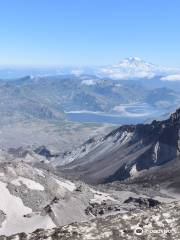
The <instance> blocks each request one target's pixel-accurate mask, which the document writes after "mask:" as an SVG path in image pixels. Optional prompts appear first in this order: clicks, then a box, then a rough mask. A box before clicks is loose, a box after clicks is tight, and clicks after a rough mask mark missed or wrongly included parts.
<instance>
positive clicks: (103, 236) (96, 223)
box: [0, 203, 180, 240]
mask: <svg viewBox="0 0 180 240" xmlns="http://www.w3.org/2000/svg"><path fill="white" fill-rule="evenodd" d="M179 213H180V207H179V204H178V203H171V204H164V205H163V206H162V207H156V208H151V209H146V210H145V211H139V210H133V211H131V212H129V213H128V214H127V213H124V214H117V215H114V216H108V217H105V218H96V219H94V220H91V221H90V222H83V223H72V224H70V225H66V226H63V227H60V228H54V229H51V230H43V229H39V230H36V231H35V232H33V233H31V234H25V233H19V234H16V235H13V236H10V237H5V236H1V237H0V240H36V239H52V240H57V239H62V240H91V239H94V240H120V239H123V240H131V239H134V240H138V239H146V240H162V239H164V240H171V239H174V240H177V239H180V226H179V221H180V214H179Z"/></svg>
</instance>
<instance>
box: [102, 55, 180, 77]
mask: <svg viewBox="0 0 180 240" xmlns="http://www.w3.org/2000/svg"><path fill="white" fill-rule="evenodd" d="M177 72H180V70H177V69H172V68H168V67H163V66H159V65H155V64H152V63H149V62H146V61H144V60H142V59H141V58H139V57H129V58H126V59H124V60H122V61H120V62H119V63H118V64H115V65H111V66H107V67H102V68H101V69H100V74H101V75H102V76H108V77H111V78H113V79H123V80H127V79H137V78H147V79H151V78H154V77H156V76H158V77H159V76H162V77H164V76H167V75H170V74H173V73H177Z"/></svg>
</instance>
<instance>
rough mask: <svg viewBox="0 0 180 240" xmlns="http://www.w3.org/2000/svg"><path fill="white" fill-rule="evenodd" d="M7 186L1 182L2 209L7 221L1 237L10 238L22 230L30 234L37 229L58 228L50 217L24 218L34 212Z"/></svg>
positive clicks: (1, 231) (0, 200) (0, 197)
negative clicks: (11, 192) (12, 193)
mask: <svg viewBox="0 0 180 240" xmlns="http://www.w3.org/2000/svg"><path fill="white" fill-rule="evenodd" d="M6 186H7V184H6V183H3V182H0V192H1V194H0V209H1V210H2V211H3V212H4V213H5V214H6V219H5V221H4V222H3V223H2V226H1V228H0V235H6V236H9V235H11V234H15V233H19V232H22V230H23V232H26V233H30V232H32V231H34V230H36V229H37V228H45V229H47V228H53V227H55V226H56V225H55V224H54V223H53V221H52V219H51V218H50V217H49V216H48V215H46V216H40V215H38V214H37V215H34V216H33V217H31V218H27V217H23V216H24V215H26V214H29V213H32V210H31V209H30V208H28V207H26V206H24V204H23V202H22V200H21V199H20V198H19V197H16V196H14V195H11V194H10V192H9V190H8V189H7V187H6Z"/></svg>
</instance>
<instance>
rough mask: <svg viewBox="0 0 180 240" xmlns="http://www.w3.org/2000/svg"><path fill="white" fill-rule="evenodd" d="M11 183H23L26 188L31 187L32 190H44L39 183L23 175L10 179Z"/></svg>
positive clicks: (17, 184)
mask: <svg viewBox="0 0 180 240" xmlns="http://www.w3.org/2000/svg"><path fill="white" fill-rule="evenodd" d="M11 183H12V184H13V185H16V186H21V184H24V185H26V187H27V188H29V189H32V190H39V191H43V190H44V187H43V186H42V185H41V184H40V183H37V182H35V181H33V180H31V179H28V178H25V177H18V178H16V179H14V180H12V181H11Z"/></svg>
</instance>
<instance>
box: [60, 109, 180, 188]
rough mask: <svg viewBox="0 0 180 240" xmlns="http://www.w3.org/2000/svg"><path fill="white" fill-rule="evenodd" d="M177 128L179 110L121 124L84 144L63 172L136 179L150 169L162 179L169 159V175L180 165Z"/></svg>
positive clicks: (85, 177)
mask: <svg viewBox="0 0 180 240" xmlns="http://www.w3.org/2000/svg"><path fill="white" fill-rule="evenodd" d="M179 131H180V109H178V110H177V111H176V112H175V113H173V114H172V115H171V116H170V118H169V119H167V120H164V121H153V122H152V123H151V124H144V125H143V124H139V125H126V126H122V127H120V128H118V129H116V130H114V131H112V132H111V133H110V134H108V135H107V136H105V137H104V138H103V139H100V140H98V141H97V142H96V143H94V142H93V141H92V143H89V145H90V146H88V147H87V143H86V144H85V145H84V150H83V151H81V152H80V153H79V154H78V155H76V157H74V158H73V161H72V162H71V163H69V164H67V165H66V166H65V167H64V172H65V173H68V174H69V175H71V176H72V177H73V178H77V179H83V180H85V181H87V182H91V183H98V182H111V181H116V180H132V179H133V180H135V179H138V177H139V178H140V177H143V174H144V176H146V177H147V176H148V174H150V173H151V175H152V171H154V173H155V171H156V172H158V171H159V178H160V177H161V180H162V178H163V174H161V169H163V170H162V171H164V172H166V170H167V171H168V166H169V165H170V162H171V163H172V167H171V174H172V172H174V171H176V170H177V169H178V168H179V162H178V159H179V155H180V148H179V147H180V145H179V142H180V136H179ZM81 148H82V147H81ZM71 157H72V156H71ZM168 164H169V165H168ZM160 166H161V167H160ZM166 166H167V167H166ZM59 170H60V171H61V170H62V167H59ZM169 175H170V174H169ZM165 176H167V175H164V178H166V177H165ZM156 177H157V178H158V175H157V174H154V178H156ZM174 177H177V175H174ZM143 179H144V178H143Z"/></svg>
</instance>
